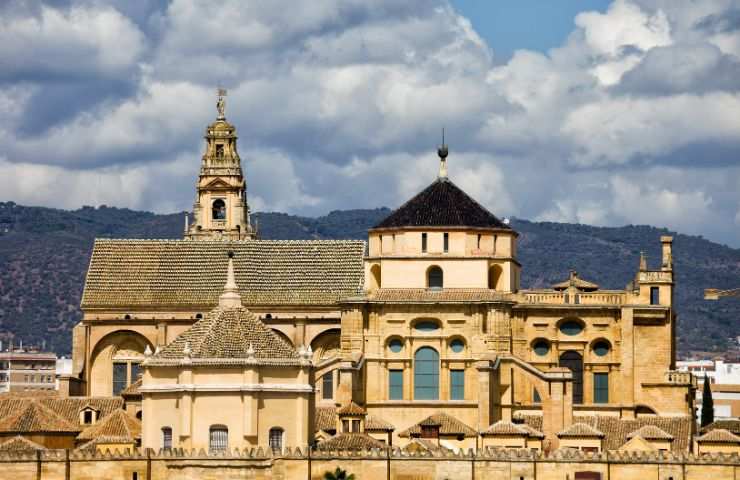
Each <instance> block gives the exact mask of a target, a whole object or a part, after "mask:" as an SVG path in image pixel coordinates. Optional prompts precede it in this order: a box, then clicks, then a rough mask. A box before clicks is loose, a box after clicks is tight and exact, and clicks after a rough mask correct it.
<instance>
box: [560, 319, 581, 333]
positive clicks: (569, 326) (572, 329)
mask: <svg viewBox="0 0 740 480" xmlns="http://www.w3.org/2000/svg"><path fill="white" fill-rule="evenodd" d="M582 331H583V326H582V325H581V324H580V323H578V322H574V321H568V322H565V323H563V324H562V325H560V332H561V333H563V334H565V335H571V336H572V335H578V334H579V333H581V332H582Z"/></svg>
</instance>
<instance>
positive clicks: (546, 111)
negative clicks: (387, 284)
mask: <svg viewBox="0 0 740 480" xmlns="http://www.w3.org/2000/svg"><path fill="white" fill-rule="evenodd" d="M71 1H72V4H73V5H72V6H71V7H69V8H66V9H62V8H54V7H48V6H41V7H39V8H37V9H33V8H29V9H25V10H24V9H20V8H18V9H10V10H8V9H6V10H3V13H4V15H3V19H2V20H0V23H1V24H2V25H3V29H2V30H0V40H3V39H4V40H7V42H5V43H3V44H2V45H0V66H3V65H10V66H11V67H12V68H9V69H4V70H3V71H2V73H0V76H3V75H4V77H3V78H6V80H7V81H5V83H2V84H0V156H2V158H4V159H5V160H3V162H2V164H0V173H2V174H3V178H4V180H3V181H4V182H5V183H4V184H0V187H3V188H4V189H5V190H4V191H3V193H2V195H3V196H4V197H5V198H7V199H12V200H15V201H18V202H20V203H23V202H24V201H27V202H28V203H37V204H46V205H57V204H58V199H59V198H60V197H61V196H64V205H63V206H70V207H73V206H77V205H79V204H85V203H109V204H113V205H122V206H130V207H133V208H145V209H152V210H156V211H164V210H166V209H168V208H169V209H172V210H179V209H183V208H190V203H191V202H192V197H193V195H194V192H193V191H192V185H193V183H192V182H193V177H194V176H195V175H196V173H197V168H198V165H199V161H200V160H199V159H200V155H201V152H202V148H203V140H202V132H203V129H204V127H205V126H206V125H207V124H208V123H209V122H210V121H212V120H213V118H214V115H215V110H214V107H213V104H214V101H215V100H214V92H213V90H214V87H215V86H216V85H218V84H223V85H225V86H226V87H228V88H229V96H228V98H227V117H228V118H229V120H230V121H232V122H233V123H234V124H235V125H236V127H237V129H238V132H239V135H240V139H239V147H240V152H241V156H242V159H243V162H244V165H245V171H246V172H247V182H248V185H249V195H250V201H251V203H252V206H253V208H254V209H257V210H258V209H270V210H287V211H290V212H292V213H301V214H320V213H325V212H326V211H328V210H331V209H335V208H353V207H376V206H381V205H387V206H397V205H399V204H400V203H401V202H403V201H404V200H406V199H408V198H409V197H410V196H411V195H413V194H414V193H416V192H418V191H419V190H420V189H421V188H423V187H424V186H426V185H427V184H428V183H429V182H431V181H432V180H433V179H434V177H435V175H436V170H437V163H438V160H437V158H436V155H435V152H434V150H435V145H436V144H437V143H438V142H439V140H440V138H439V136H440V129H441V127H443V126H444V127H446V129H447V132H448V133H447V139H448V143H449V144H450V146H451V155H450V176H451V178H452V180H453V181H455V182H456V183H457V184H459V185H460V186H461V187H463V188H464V189H466V190H467V191H468V192H469V193H471V194H472V195H473V196H474V197H475V198H476V199H478V200H479V201H480V202H481V203H482V204H484V205H485V206H487V207H488V208H490V209H491V210H492V211H493V212H494V213H496V214H498V215H500V216H504V215H517V216H520V217H524V218H537V219H547V220H559V221H574V222H581V223H589V224H599V225H613V224H620V223H645V222H649V223H656V224H667V225H677V226H680V227H681V228H683V229H685V230H686V231H691V232H698V231H702V232H703V233H706V234H708V235H717V236H718V238H722V239H732V241H734V242H735V243H737V242H740V236H738V235H739V234H738V233H737V232H736V230H737V229H736V228H733V229H732V231H730V230H728V229H723V228H724V227H722V225H728V224H731V223H732V222H727V221H726V219H728V218H735V217H736V216H737V215H738V214H737V210H736V206H737V205H738V202H740V193H738V192H740V185H735V186H733V185H731V182H730V181H729V180H728V179H731V178H737V177H738V176H740V172H738V171H737V167H736V166H735V165H736V163H737V158H736V153H735V154H733V152H736V151H737V146H738V145H740V120H738V119H737V112H738V111H740V93H739V91H740V87H739V86H738V83H737V80H736V78H737V66H738V65H740V63H738V62H740V58H738V51H740V49H739V48H737V47H738V46H740V32H739V31H737V30H735V31H732V30H731V29H728V28H725V27H726V25H725V23H726V21H725V19H726V17H727V15H726V12H727V11H728V9H731V8H733V3H732V2H731V0H707V1H705V2H701V4H696V2H691V4H689V3H686V2H675V1H670V0H615V1H614V2H613V3H612V5H611V7H610V8H609V9H608V10H607V11H606V12H605V13H597V12H587V13H582V14H580V15H578V16H577V17H576V19H575V28H574V30H573V32H572V33H571V35H570V36H569V37H568V39H567V40H566V41H565V42H564V43H563V45H561V46H559V47H558V48H554V49H551V50H550V51H548V52H534V51H528V50H520V51H517V52H516V53H515V54H514V56H513V57H512V58H511V59H510V60H509V61H508V62H506V63H504V64H496V63H495V62H494V56H493V52H495V50H496V45H486V44H485V42H484V41H483V40H482V39H481V37H480V36H479V35H478V34H477V33H476V32H475V30H474V29H473V27H472V25H471V23H470V21H469V20H468V19H466V18H464V17H462V16H460V15H459V14H457V13H456V12H455V11H454V9H453V8H452V6H451V5H450V4H449V2H448V0H410V1H408V2H397V1H396V0H378V1H377V2H367V1H366V0H327V1H323V2H295V1H293V0H279V1H278V0H276V1H274V2H273V1H271V2H244V1H236V0H224V1H223V2H221V3H220V4H219V9H213V8H212V6H211V5H210V4H208V3H198V2H188V1H185V0H182V1H181V0H174V1H172V2H171V3H169V4H168V5H167V6H166V7H162V9H161V10H160V11H157V12H155V13H153V14H152V16H151V17H148V18H147V17H143V16H142V15H144V14H145V13H146V12H150V11H152V10H147V9H146V8H144V9H143V10H140V11H139V10H136V9H133V10H132V9H130V8H122V5H124V4H122V3H121V2H118V5H117V6H116V9H114V8H111V7H108V6H105V4H104V2H103V1H97V0H96V1H94V2H91V1H88V0H71ZM7 11H10V12H11V13H12V15H10V14H6V12H7ZM133 11H138V12H139V13H138V14H134V13H130V12H133ZM29 12H30V13H29ZM120 12H129V13H128V15H131V17H130V18H129V17H127V16H126V15H125V14H123V13H120ZM142 12H144V13H142ZM140 28H141V30H140ZM81 32H82V33H81ZM145 35H147V36H146V37H145ZM19 40H23V41H26V42H27V47H26V48H25V49H23V50H22V52H23V53H22V57H20V56H19V55H21V54H20V53H18V52H20V51H21V50H20V49H18V48H17V42H18V41H19ZM13 42H15V43H13ZM0 43H2V42H0ZM11 64H12V65H11ZM61 77H64V81H63V82H61V83H63V84H64V85H65V86H68V85H72V86H73V87H75V88H72V89H62V90H61V91H58V90H57V88H58V86H59V84H60V81H59V79H60V78H61ZM121 78H125V82H124V83H125V85H124V86H116V84H115V82H117V81H119V80H120V79H121ZM76 82H78V83H76ZM99 85H102V86H105V87H106V88H108V89H109V90H110V91H109V90H106V89H105V88H103V89H102V90H103V93H99V94H98V95H101V96H102V100H99V99H97V97H96V99H95V100H94V101H89V99H88V92H87V87H88V86H99ZM60 92H61V93H60ZM93 93H94V92H93ZM66 96H69V98H66ZM47 97H48V98H51V100H52V101H56V102H57V103H49V106H48V107H46V110H44V108H42V107H44V106H45V102H46V101H47ZM60 97H61V100H60ZM57 105H61V106H70V108H69V113H60V109H59V108H57ZM72 107H74V108H72ZM47 110H48V111H47ZM39 111H41V113H38V112H39ZM42 114H48V115H49V116H50V117H54V118H53V120H49V121H48V122H47V123H44V120H45V119H44V118H43V115H42ZM29 115H33V118H32V119H30V118H29ZM733 162H734V163H733ZM697 172H701V173H700V174H698V173H697ZM6 174H7V175H6ZM733 175H735V176H734V177H733ZM8 176H11V177H13V178H16V179H18V181H17V182H11V181H10V180H5V178H8ZM52 177H58V178H59V179H60V180H59V182H56V183H55V182H53V181H52V180H50V179H51V178H52ZM76 178H79V180H75V179H76ZM668 179H670V181H669V180H668ZM648 180H650V181H648ZM90 185H92V186H95V185H100V187H99V188H98V187H94V188H89V189H88V190H86V188H88V187H87V186H90ZM72 190H73V193H71V194H69V195H60V193H59V192H67V191H72ZM635 198H637V199H639V201H637V200H635ZM646 204H651V205H654V208H651V209H650V211H645V208H644V205H646ZM682 210H683V211H684V212H688V215H686V214H684V215H683V216H681V214H680V212H681V211H682ZM707 218H712V219H714V221H711V222H710V221H708V220H707ZM721 218H724V219H725V221H724V222H722V221H721V220H720V219H721Z"/></svg>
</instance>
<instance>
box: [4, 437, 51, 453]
mask: <svg viewBox="0 0 740 480" xmlns="http://www.w3.org/2000/svg"><path fill="white" fill-rule="evenodd" d="M45 448H46V447H44V446H43V445H39V444H38V443H36V442H32V441H31V440H29V439H27V438H25V437H21V436H20V435H18V436H16V437H13V438H11V439H9V440H6V441H4V442H3V443H0V451H4V452H7V451H13V452H19V451H28V450H44V449H45Z"/></svg>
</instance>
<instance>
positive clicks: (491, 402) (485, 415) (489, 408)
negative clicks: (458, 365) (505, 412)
mask: <svg viewBox="0 0 740 480" xmlns="http://www.w3.org/2000/svg"><path fill="white" fill-rule="evenodd" d="M475 368H476V370H478V430H485V429H487V428H488V427H489V426H490V425H491V424H492V423H494V421H495V420H494V418H492V417H495V418H500V413H499V414H498V415H496V414H495V413H494V414H493V415H492V413H493V412H494V407H495V406H496V403H497V402H496V400H495V398H496V397H493V394H495V393H496V392H495V391H494V390H496V389H495V388H494V385H493V384H492V378H491V377H492V376H496V375H497V372H494V371H493V368H492V367H491V363H490V362H489V361H488V360H484V361H480V362H476V365H475ZM493 383H495V382H493Z"/></svg>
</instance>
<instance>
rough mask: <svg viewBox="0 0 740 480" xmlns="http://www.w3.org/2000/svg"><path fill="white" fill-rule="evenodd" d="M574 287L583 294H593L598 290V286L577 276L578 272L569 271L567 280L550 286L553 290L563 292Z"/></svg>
mask: <svg viewBox="0 0 740 480" xmlns="http://www.w3.org/2000/svg"><path fill="white" fill-rule="evenodd" d="M571 286H573V287H576V288H577V289H579V290H583V291H584V292H593V291H594V290H598V289H599V286H598V285H597V284H595V283H593V282H588V281H586V280H584V279H582V278H580V277H579V276H578V272H576V271H571V272H570V278H568V280H565V281H563V282H560V283H556V284H555V285H553V286H552V288H553V289H555V290H565V289H567V288H568V287H571Z"/></svg>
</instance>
